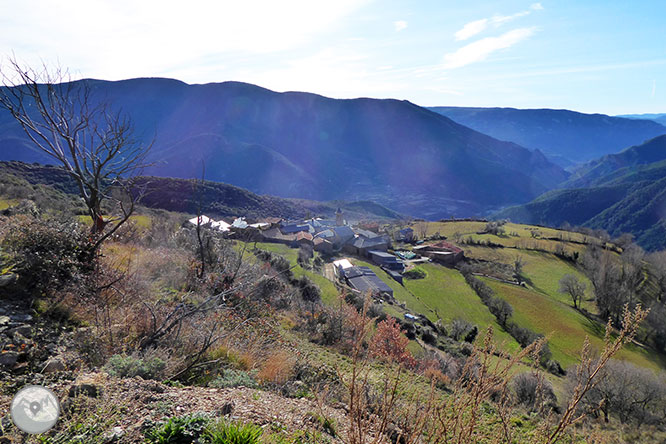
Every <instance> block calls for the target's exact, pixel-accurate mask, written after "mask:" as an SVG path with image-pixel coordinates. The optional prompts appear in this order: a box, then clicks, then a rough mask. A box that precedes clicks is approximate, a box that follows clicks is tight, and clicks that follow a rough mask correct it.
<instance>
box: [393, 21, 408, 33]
mask: <svg viewBox="0 0 666 444" xmlns="http://www.w3.org/2000/svg"><path fill="white" fill-rule="evenodd" d="M393 26H394V27H395V30H396V31H397V32H400V31H402V30H403V29H405V28H407V22H406V21H404V20H398V21H396V22H393Z"/></svg>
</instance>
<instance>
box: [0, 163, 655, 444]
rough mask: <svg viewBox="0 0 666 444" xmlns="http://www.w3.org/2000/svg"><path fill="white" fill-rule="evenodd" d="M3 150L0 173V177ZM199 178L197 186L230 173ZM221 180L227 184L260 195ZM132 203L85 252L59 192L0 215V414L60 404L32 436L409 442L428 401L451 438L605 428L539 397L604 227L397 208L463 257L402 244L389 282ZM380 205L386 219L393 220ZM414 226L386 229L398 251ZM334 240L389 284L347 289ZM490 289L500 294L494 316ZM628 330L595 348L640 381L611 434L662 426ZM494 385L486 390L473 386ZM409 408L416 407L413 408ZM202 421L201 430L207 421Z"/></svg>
mask: <svg viewBox="0 0 666 444" xmlns="http://www.w3.org/2000/svg"><path fill="white" fill-rule="evenodd" d="M9 166H13V167H14V172H16V171H17V170H20V169H23V170H24V171H25V177H30V178H31V180H33V181H34V180H37V179H39V178H40V177H41V176H43V174H44V172H43V171H41V172H40V168H42V167H39V166H36V165H25V164H14V163H13V164H9ZM4 167H5V171H3V172H2V175H1V176H0V177H7V176H9V174H8V173H7V172H6V170H7V169H9V167H8V166H7V164H4ZM42 169H46V170H51V169H50V168H42ZM54 173H55V171H51V174H50V175H49V178H50V180H52V181H53V180H55V179H54V177H55V174H54ZM141 180H142V181H145V182H143V183H142V185H154V187H153V190H154V191H155V192H156V193H157V192H158V190H164V189H166V190H171V187H172V186H175V188H174V191H173V192H174V194H173V195H172V194H170V193H167V194H165V195H164V197H163V198H164V199H166V200H170V199H172V198H173V200H175V199H179V198H180V196H182V194H183V193H184V191H179V187H178V186H182V187H185V186H186V185H191V182H190V181H185V180H169V179H155V178H142V179H141ZM7 183H8V185H7V186H5V187H2V188H0V198H3V196H4V197H7V196H5V195H3V194H1V193H6V192H10V191H13V192H18V191H19V190H18V188H12V187H16V186H17V185H16V182H7ZM26 183H27V181H26ZM2 185H3V186H4V185H5V184H4V183H3V184H2ZM43 187H47V186H43ZM204 187H205V189H206V192H205V193H203V196H204V197H206V196H208V195H209V194H210V195H213V194H215V193H231V194H232V195H233V193H236V192H241V191H242V190H241V191H239V190H238V189H235V188H234V187H229V186H225V185H221V184H215V183H206V184H204ZM28 188H29V187H28ZM48 188H51V187H50V186H48ZM58 192H59V193H62V192H61V191H58ZM245 193H248V192H245ZM176 196H178V197H176ZM240 196H241V197H238V198H237V201H240V200H239V199H241V198H247V199H257V198H258V197H261V196H256V195H252V194H251V193H249V194H248V195H247V196H245V194H241V195H240ZM243 196H245V197H243ZM259 203H261V202H259V201H257V204H259ZM8 205H10V206H11V205H16V203H15V202H9V203H8ZM350 206H351V207H352V208H354V207H357V208H358V207H360V208H373V207H375V206H373V205H371V204H369V203H367V202H361V203H357V204H352V205H350ZM375 208H376V211H377V212H382V211H387V210H385V209H384V210H382V208H381V207H375ZM142 218H143V219H142V223H141V224H137V225H136V226H134V227H130V229H128V230H122V231H120V232H119V234H118V235H117V236H114V237H113V238H110V239H109V240H107V241H106V242H105V243H104V244H103V245H102V247H101V250H100V251H99V253H97V254H94V255H92V256H90V255H88V254H86V252H87V251H88V250H87V248H89V245H90V233H89V231H88V229H87V227H84V226H82V225H81V224H80V223H78V222H77V218H76V215H75V214H73V213H71V212H69V211H61V212H58V213H56V214H43V215H41V216H39V215H31V214H9V215H7V214H4V213H3V214H2V215H0V220H1V221H2V230H0V246H1V247H2V249H3V250H2V252H3V255H2V256H0V265H1V266H2V267H0V269H1V270H2V272H1V273H0V277H1V279H0V300H1V301H2V306H0V339H2V341H1V343H2V347H1V348H0V383H2V387H3V389H2V390H0V401H1V402H0V415H2V416H4V415H6V414H7V413H8V410H9V408H8V406H9V404H10V399H11V397H12V396H13V394H14V393H16V391H17V390H18V389H19V388H20V387H22V386H24V385H25V384H43V385H47V386H48V387H49V388H51V389H52V390H53V392H54V393H55V394H56V396H57V397H58V398H59V399H60V400H61V405H63V406H66V409H64V410H63V415H62V416H61V418H60V420H59V421H58V423H57V425H56V427H55V428H54V429H52V430H51V431H49V432H48V434H47V435H44V436H42V437H41V438H42V439H41V441H44V442H74V441H80V440H81V437H82V436H85V438H86V442H127V443H173V444H175V443H182V442H192V440H193V438H192V437H193V436H194V437H196V436H203V438H202V439H201V441H203V442H219V443H227V442H229V440H228V439H227V438H226V437H223V438H219V436H223V433H232V431H233V430H234V427H241V426H242V427H244V428H246V429H245V430H248V431H249V432H252V434H254V435H255V436H256V438H255V439H253V440H246V441H241V442H249V443H251V444H261V443H266V444H268V443H282V444H284V443H290V444H296V443H306V442H327V443H331V444H332V443H338V442H340V443H342V442H344V443H349V442H353V441H352V439H350V436H352V434H353V433H362V434H363V435H362V436H364V437H367V438H368V440H369V439H370V438H371V437H372V435H373V434H375V435H376V432H375V431H376V430H380V431H381V430H384V429H383V428H381V427H382V426H381V424H383V423H387V424H388V426H389V428H387V429H386V430H384V431H381V432H379V433H381V434H382V435H381V436H380V438H381V440H380V441H379V442H386V443H388V442H392V441H391V437H392V436H395V433H398V434H399V433H401V430H406V431H407V432H410V433H411V435H410V436H411V438H410V442H417V441H418V439H420V438H421V437H422V436H423V435H424V431H423V430H424V429H423V428H422V427H424V426H423V425H420V424H423V423H422V422H419V420H418V418H420V417H422V418H433V417H436V415H442V414H444V415H446V416H447V417H449V418H451V421H450V423H451V424H453V427H459V426H456V425H455V424H458V423H460V424H463V425H465V435H463V438H462V439H461V440H460V441H461V442H484V441H486V437H488V440H490V438H491V437H496V436H500V434H501V433H506V432H507V430H508V432H509V433H511V436H513V437H514V438H515V440H516V442H531V441H530V440H532V442H533V439H534V437H535V435H536V436H537V437H539V442H545V439H546V438H547V437H549V436H551V435H552V434H553V433H558V434H559V435H558V436H562V437H563V439H565V440H567V441H581V442H582V441H583V440H584V438H585V437H586V436H587V435H588V434H589V430H590V428H592V427H597V421H598V424H600V425H604V426H605V427H606V428H602V429H601V432H599V433H601V435H599V436H602V437H603V438H604V439H606V437H607V436H612V435H613V433H615V429H612V430H608V427H609V426H608V424H606V423H602V422H601V421H603V419H599V420H597V419H596V418H593V417H591V418H590V419H589V420H588V421H589V422H585V423H581V425H580V426H578V427H576V428H574V427H564V428H562V429H560V428H559V427H558V423H557V421H558V419H557V416H556V415H557V414H558V412H561V411H562V410H563V409H564V408H565V407H566V405H567V403H568V402H569V395H568V392H567V389H566V387H567V386H568V385H569V384H570V382H571V378H572V377H573V376H574V375H576V372H575V371H572V370H573V368H574V367H573V366H575V365H576V364H577V363H578V362H580V350H581V348H582V347H583V345H584V342H585V338H586V337H589V340H590V344H591V346H592V348H593V349H595V350H600V349H603V348H604V342H603V341H604V320H603V319H600V316H599V314H598V310H597V306H596V304H595V302H594V300H593V297H594V293H593V287H592V285H591V282H590V280H589V279H588V276H587V274H586V273H585V270H584V263H585V261H586V259H584V256H585V254H586V251H587V249H588V248H591V249H594V248H595V246H599V245H604V244H605V243H604V242H603V241H601V240H600V239H596V238H594V237H591V236H584V235H582V234H580V233H575V232H567V231H563V230H554V229H548V228H542V227H533V226H528V225H518V224H510V223H508V224H504V225H503V226H502V230H503V231H502V232H499V231H498V232H497V234H491V233H488V232H487V231H486V228H487V226H486V222H484V221H473V220H463V221H456V220H452V221H446V222H416V223H414V224H413V225H412V227H413V228H414V231H417V232H419V236H421V237H422V238H424V239H423V240H425V243H426V244H430V243H432V241H435V240H440V239H441V238H442V237H446V238H448V239H450V241H451V242H453V243H455V244H457V245H460V247H462V249H463V250H464V255H465V258H464V259H461V262H459V263H458V264H457V266H456V267H445V266H443V265H440V264H438V263H435V262H427V261H424V260H423V259H416V261H415V262H412V263H409V264H408V266H409V267H411V268H412V269H413V270H418V271H420V274H415V275H414V274H413V275H412V276H411V277H407V276H406V275H405V280H404V281H403V284H400V283H398V282H397V281H395V280H394V279H393V278H392V277H391V276H390V275H389V274H388V273H386V272H385V271H384V270H383V269H382V268H380V267H379V266H378V265H377V264H376V263H375V262H374V260H375V259H370V258H367V257H364V256H359V255H357V254H354V253H351V252H348V251H334V252H333V253H332V254H330V253H320V252H319V251H317V252H314V253H313V252H312V250H311V249H310V250H309V252H310V255H309V256H308V255H307V252H308V249H307V248H302V247H301V248H290V246H288V245H285V244H281V243H262V242H247V243H245V242H242V241H239V240H232V239H230V238H227V237H226V236H225V235H224V234H222V233H220V232H219V231H217V230H212V229H203V230H202V231H201V232H199V231H198V230H196V229H195V228H194V227H193V226H191V225H190V224H183V223H182V222H183V220H185V219H186V218H187V216H186V215H184V214H181V213H170V212H166V211H159V212H146V213H145V214H144V215H142ZM137 222H139V221H138V220H137ZM143 222H145V223H143ZM381 223H382V224H383V225H382V228H385V229H387V231H386V232H387V233H392V232H394V231H395V229H396V228H400V227H405V224H404V222H402V221H393V222H391V223H387V221H386V220H385V221H383V222H381ZM348 229H349V228H348ZM416 245H419V244H418V243H415V244H404V243H398V242H396V243H394V245H393V247H394V248H395V249H398V248H399V249H401V250H411V249H414V252H416V251H417V249H416V248H415V247H416ZM611 247H612V246H611ZM202 251H203V252H204V253H203V254H202ZM389 251H391V250H389ZM597 251H599V250H597ZM607 254H609V255H611V256H612V257H613V258H614V259H613V260H622V259H621V258H620V257H619V256H617V255H616V254H615V253H611V252H608V253H607ZM341 258H347V259H348V260H350V261H351V262H352V263H353V264H354V265H356V266H361V267H363V266H364V267H368V268H369V269H370V270H371V271H372V272H374V273H375V275H376V277H377V278H378V279H379V280H381V281H383V282H384V283H385V284H386V285H387V286H388V287H389V288H390V289H391V290H392V294H381V295H377V294H375V295H373V297H372V298H370V297H367V299H364V295H363V294H359V293H357V292H354V291H353V290H351V288H350V287H349V285H351V284H349V283H347V282H345V281H341V280H340V279H338V278H337V277H336V276H335V273H334V272H333V267H334V265H333V263H332V262H333V261H334V260H336V259H341ZM91 261H92V262H93V266H91V263H90V262H91ZM516 263H519V264H520V269H519V271H515V270H516V267H517V266H516V265H515V264H516ZM204 266H205V268H204ZM653 271H654V272H655V274H652V272H650V273H646V274H645V278H644V279H642V282H640V288H641V289H643V290H642V291H641V296H640V297H641V300H642V301H643V302H645V303H646V305H648V304H649V305H652V303H653V302H654V303H655V304H654V305H652V306H653V307H657V308H658V307H659V304H658V303H656V301H658V298H659V297H660V294H661V293H659V291H660V290H659V282H660V281H659V279H660V278H661V276H662V275H661V274H659V273H657V271H658V270H653ZM567 274H569V275H572V276H575V277H576V278H577V279H579V280H580V281H581V282H583V283H584V284H585V285H586V287H585V292H584V293H585V295H584V297H583V299H582V300H581V302H580V306H579V307H578V308H576V307H574V306H572V302H571V300H570V298H569V296H568V295H566V294H563V293H561V292H560V291H559V290H558V282H559V280H560V279H561V278H562V277H563V276H565V275H567ZM417 275H418V277H417V278H412V277H414V276H417ZM83 279H89V280H90V281H92V282H93V283H95V285H81V283H82V282H83V283H84V284H85V283H87V282H89V281H84V280H83ZM93 279H94V281H93ZM480 288H484V289H486V291H488V292H492V293H491V296H488V295H486V296H484V295H483V294H482V292H481V291H480ZM645 288H648V289H649V290H650V291H646V290H644V289H645ZM498 303H499V304H500V306H504V307H508V315H506V317H504V318H501V317H500V316H499V314H498V311H497V304H498ZM501 303H504V304H505V305H501ZM100 307H101V308H102V309H103V310H104V313H102V314H100V311H101V310H100ZM407 314H409V315H410V316H411V317H410V316H406V315H407ZM653 326H654V324H651V327H653ZM609 334H610V331H609ZM542 335H545V336H547V345H546V346H545V347H544V349H543V350H542V353H541V354H540V357H539V359H538V361H536V362H535V361H533V360H532V359H531V358H530V355H528V353H529V352H530V350H532V348H533V347H534V346H533V345H531V344H532V341H535V340H537V339H539V338H540V337H542ZM636 339H637V341H636V343H633V344H626V346H625V347H624V348H623V349H621V350H619V351H618V352H617V353H613V356H614V359H617V360H618V361H613V362H614V364H613V365H628V366H631V367H629V369H628V370H627V371H628V372H630V373H627V374H629V375H630V376H631V377H632V378H634V377H636V380H634V379H632V386H631V387H632V390H628V392H630V395H631V396H634V395H633V394H634V391H633V390H634V388H636V389H640V390H642V388H641V387H649V388H650V389H651V390H653V391H652V392H650V393H651V395H650V398H649V401H645V402H644V403H641V404H640V405H639V406H638V407H633V409H632V410H631V415H634V416H636V417H640V416H638V415H645V416H643V417H647V418H649V420H650V421H651V423H650V425H649V427H648V426H643V427H641V428H640V430H639V428H638V427H636V426H635V425H634V423H633V422H632V421H631V419H625V417H623V416H621V415H618V414H617V413H616V412H612V413H611V418H610V424H611V425H612V426H613V427H618V428H619V427H622V428H623V430H626V432H625V435H626V437H625V435H623V437H622V439H621V440H620V441H619V442H635V441H636V439H635V438H636V436H640V437H641V438H642V437H643V436H645V442H661V441H663V437H664V430H663V424H662V423H660V422H659V421H660V419H659V418H660V416H659V415H660V413H661V412H662V410H661V406H662V404H660V402H661V401H662V397H661V395H660V394H661V393H663V392H664V390H666V387H665V386H663V383H662V382H660V380H659V379H658V378H659V377H660V376H659V375H658V373H657V372H660V371H662V370H663V369H664V366H665V364H666V362H665V360H664V355H663V353H661V351H662V350H663V343H660V342H659V341H658V339H657V338H656V337H654V336H653V331H652V328H648V327H647V326H646V327H644V328H641V329H640V331H639V334H638V336H637V337H636ZM655 347H659V348H655ZM128 350H131V352H129V351H128ZM565 370H566V371H568V374H566V375H565V373H564V372H565ZM536 372H538V374H539V378H538V379H531V381H535V382H538V384H537V386H536V388H534V387H533V386H530V385H529V384H528V385H527V387H528V393H527V395H526V394H525V392H524V391H523V390H521V387H522V386H521V383H520V381H521V380H523V379H525V378H534V375H535V373H536ZM645 375H648V376H645ZM639 378H642V379H639ZM600 379H601V378H600ZM643 383H645V385H644V386H643V385H641V384H643ZM498 386H499V387H504V389H501V390H500V391H497V390H490V389H489V388H493V387H498ZM530 387H532V388H530ZM540 387H543V389H541V388H540ZM623 387H624V386H623ZM537 392H538V393H543V394H544V396H546V397H547V398H548V404H547V405H546V406H544V409H545V410H544V411H543V412H540V411H536V412H535V411H534V409H533V406H534V404H533V401H530V399H532V398H533V395H534V393H537ZM625 392H627V390H625ZM354 393H361V394H363V395H362V396H363V398H362V399H365V398H366V397H367V398H368V399H369V401H367V404H366V401H362V402H363V403H362V404H361V408H360V409H355V408H351V407H350V406H353V405H355V404H354V403H355V402H356V401H355V398H354ZM638 393H643V392H638ZM636 396H638V395H636ZM623 399H625V398H623ZM632 399H633V398H632ZM386 400H390V401H388V402H387V401H386ZM393 400H395V402H393ZM505 401H506V402H505ZM627 402H629V401H627ZM465 403H469V404H465ZM474 403H476V404H474ZM462 405H467V407H465V408H462V407H460V406H462ZM377 406H378V407H377ZM496 407H501V408H502V411H501V412H498V409H497V408H496ZM377 412H379V413H377ZM384 412H385V413H384ZM414 412H421V413H420V415H422V416H419V417H416V420H415V419H414V418H415V417H414ZM382 414H386V420H385V421H384V420H383V419H382V416H381V415H382ZM634 416H632V417H631V418H633V417H634ZM470 418H471V419H470ZM507 418H508V421H507V420H506V419H507ZM552 418H555V419H554V420H553V419H552ZM502 421H505V422H502ZM358 424H361V427H360V428H359V429H355V427H358V426H357V425H358ZM427 425H428V427H437V428H431V429H428V430H432V433H433V435H437V436H445V434H446V433H449V432H450V430H451V429H450V428H449V426H448V425H447V426H446V428H445V427H444V426H440V425H439V424H438V423H436V422H435V423H433V425H432V426H431V425H430V423H427ZM411 427H417V428H416V429H415V430H416V431H412V429H411ZM247 428H249V429H247ZM558 429H560V430H562V431H563V432H556V430H558ZM215 430H219V431H220V433H219V435H218V439H217V440H213V439H209V437H210V434H211V433H212V432H213V431H215ZM394 430H398V432H395V433H394ZM453 430H454V431H455V430H457V429H455V428H454V429H453ZM1 432H2V438H3V439H5V440H8V442H18V441H20V437H21V433H20V431H19V430H17V428H16V427H14V426H13V425H12V424H11V422H6V423H5V424H3V428H2V431H1ZM83 433H85V435H83ZM461 433H462V432H461ZM260 435H261V439H259V436H260ZM541 437H543V439H541ZM204 439H205V441H204ZM201 441H200V442H201ZM397 441H399V440H397Z"/></svg>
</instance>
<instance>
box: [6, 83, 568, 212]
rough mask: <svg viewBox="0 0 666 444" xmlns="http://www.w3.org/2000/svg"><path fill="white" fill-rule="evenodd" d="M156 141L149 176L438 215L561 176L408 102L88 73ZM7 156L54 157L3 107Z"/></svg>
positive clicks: (538, 158)
mask: <svg viewBox="0 0 666 444" xmlns="http://www.w3.org/2000/svg"><path fill="white" fill-rule="evenodd" d="M85 82H88V84H89V85H90V86H91V87H92V89H93V90H94V92H95V94H96V96H97V97H104V98H106V99H107V100H109V101H110V102H112V103H113V104H115V105H116V106H118V107H120V108H122V110H123V111H124V112H126V113H128V114H129V115H130V116H131V117H132V119H133V121H134V123H135V126H136V129H137V132H138V135H139V136H140V137H141V138H142V139H143V140H145V141H147V140H151V139H152V138H153V137H155V144H154V146H153V150H152V154H151V160H153V161H154V162H155V164H154V166H152V167H151V168H149V169H148V170H146V174H149V175H154V176H166V177H178V178H192V177H199V176H200V174H201V168H202V163H205V167H206V177H207V178H208V179H210V180H213V181H217V182H225V183H230V184H233V185H235V186H239V187H242V188H246V189H248V190H250V191H252V192H254V193H258V194H271V195H275V196H280V197H295V198H306V199H314V200H320V201H321V200H323V201H327V200H334V199H341V200H345V201H361V200H371V201H374V202H378V203H381V204H382V205H386V206H388V207H390V208H394V209H396V210H397V211H399V212H401V213H405V214H410V215H414V216H420V217H428V218H441V217H449V216H451V215H455V214H461V215H470V214H480V213H483V212H485V211H488V210H490V209H493V208H498V207H501V206H504V205H509V204H517V203H523V202H527V201H529V200H531V199H533V198H534V197H536V196H538V195H539V194H541V193H543V192H545V191H547V190H548V189H551V188H553V187H554V186H556V185H557V184H558V183H560V182H562V181H564V180H566V178H567V173H566V172H564V171H563V170H562V168H560V167H558V166H556V165H554V164H552V163H551V162H549V161H548V160H547V159H546V157H545V156H544V155H543V154H542V153H541V152H539V151H530V150H528V149H526V148H523V147H521V146H519V145H517V144H515V143H511V142H501V141H498V140H496V139H494V138H492V137H489V136H486V135H484V134H481V133H479V132H476V131H474V130H471V129H469V128H467V127H465V126H462V125H460V124H457V123H455V122H454V121H452V120H450V119H448V118H446V117H444V116H442V115H440V114H437V113H434V112H431V111H428V110H426V109H424V108H421V107H418V106H416V105H414V104H412V103H409V102H407V101H398V100H376V99H365V98H360V99H353V100H335V99H329V98H326V97H322V96H318V95H315V94H308V93H301V92H287V93H276V92H273V91H269V90H267V89H264V88H260V87H258V86H254V85H250V84H245V83H238V82H225V83H214V84H205V85H187V84H185V83H182V82H179V81H175V80H168V79H134V80H126V81H119V82H107V81H101V80H87V81H85ZM0 135H1V136H0V146H2V150H0V160H12V159H13V160H23V161H25V162H33V161H37V162H41V163H49V162H51V160H50V159H47V158H45V157H44V156H43V155H41V154H40V153H37V152H35V151H34V149H26V147H27V146H28V145H29V144H27V142H26V140H25V137H24V136H23V135H22V133H21V131H20V129H19V128H17V126H16V124H15V123H14V122H13V121H12V119H11V117H10V116H8V115H7V114H2V115H1V116H0Z"/></svg>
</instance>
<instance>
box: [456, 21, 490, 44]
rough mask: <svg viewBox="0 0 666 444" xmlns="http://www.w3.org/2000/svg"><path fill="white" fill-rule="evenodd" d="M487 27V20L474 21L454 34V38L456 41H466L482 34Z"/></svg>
mask: <svg viewBox="0 0 666 444" xmlns="http://www.w3.org/2000/svg"><path fill="white" fill-rule="evenodd" d="M487 26H488V19H481V20H474V21H473V22H469V23H467V24H466V25H465V26H463V27H462V29H461V30H460V31H458V32H456V33H455V38H456V40H467V39H468V38H470V37H473V36H475V35H477V34H479V33H480V32H483V30H484V29H486V27H487Z"/></svg>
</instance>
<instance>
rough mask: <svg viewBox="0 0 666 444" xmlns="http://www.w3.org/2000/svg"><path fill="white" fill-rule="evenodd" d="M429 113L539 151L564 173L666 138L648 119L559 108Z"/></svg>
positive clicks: (664, 130)
mask: <svg viewBox="0 0 666 444" xmlns="http://www.w3.org/2000/svg"><path fill="white" fill-rule="evenodd" d="M429 109H431V110H433V111H435V112H438V113H440V114H442V115H444V116H447V117H449V118H450V119H452V120H454V121H456V122H458V123H460V124H461V125H465V126H468V127H470V128H473V129H475V130H477V131H480V132H482V133H484V134H488V135H489V136H492V137H495V138H497V139H500V140H510V141H512V142H515V143H517V144H519V145H522V146H524V147H527V148H530V149H539V150H541V151H542V152H543V153H544V154H546V156H548V158H549V159H550V160H552V161H553V162H555V163H557V164H559V165H560V166H563V167H565V168H568V167H569V168H570V167H572V166H574V165H575V164H579V163H582V162H588V161H591V160H594V159H596V158H598V157H600V156H603V155H606V154H610V153H615V152H618V151H620V150H622V149H624V148H626V147H628V146H632V145H637V144H640V143H643V142H644V141H646V140H648V139H652V138H653V137H656V136H659V135H661V134H666V126H663V125H661V124H660V123H658V121H652V120H649V119H647V117H644V118H640V117H636V118H632V119H629V118H622V117H612V116H607V115H604V114H583V113H578V112H575V111H569V110H557V109H515V108H463V107H444V106H439V107H433V108H429ZM662 123H666V122H662Z"/></svg>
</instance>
